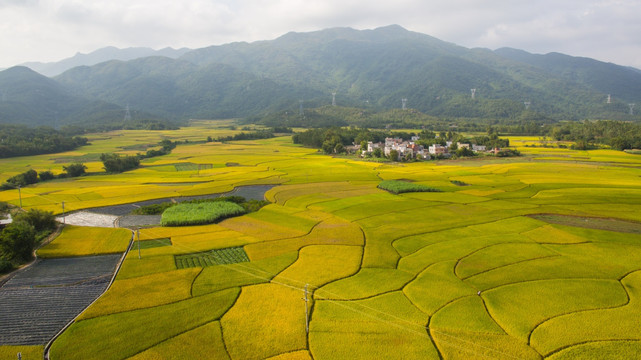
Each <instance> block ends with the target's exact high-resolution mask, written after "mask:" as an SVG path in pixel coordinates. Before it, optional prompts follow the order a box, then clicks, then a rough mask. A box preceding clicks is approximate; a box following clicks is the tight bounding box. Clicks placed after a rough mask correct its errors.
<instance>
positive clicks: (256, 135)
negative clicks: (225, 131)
mask: <svg viewBox="0 0 641 360" xmlns="http://www.w3.org/2000/svg"><path fill="white" fill-rule="evenodd" d="M283 129H287V128H283ZM289 132H291V129H289ZM273 137H274V131H273V130H269V129H268V130H258V131H252V132H241V133H238V134H236V135H230V136H219V137H217V138H216V140H215V141H219V142H225V141H239V140H259V139H271V138H273ZM212 141H214V139H213V138H212V137H211V136H208V137H207V142H212Z"/></svg>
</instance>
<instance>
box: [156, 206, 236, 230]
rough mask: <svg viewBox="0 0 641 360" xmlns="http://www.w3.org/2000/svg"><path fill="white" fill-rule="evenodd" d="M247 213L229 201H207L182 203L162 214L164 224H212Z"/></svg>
mask: <svg viewBox="0 0 641 360" xmlns="http://www.w3.org/2000/svg"><path fill="white" fill-rule="evenodd" d="M244 213H245V209H244V208H243V207H242V206H240V205H238V204H235V203H232V202H228V201H216V202H206V203H197V204H190V203H182V204H178V205H176V206H172V207H170V208H169V209H167V210H165V212H163V214H162V219H161V224H162V226H186V225H205V224H211V223H214V222H217V221H220V220H223V219H226V218H229V217H232V216H238V215H242V214H244Z"/></svg>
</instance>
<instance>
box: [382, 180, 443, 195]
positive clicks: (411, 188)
mask: <svg viewBox="0 0 641 360" xmlns="http://www.w3.org/2000/svg"><path fill="white" fill-rule="evenodd" d="M378 188H379V189H383V190H387V191H389V192H391V193H394V194H401V193H406V192H440V191H441V190H439V189H435V188H432V187H429V186H425V185H420V184H413V183H410V182H407V181H400V180H385V181H381V182H380V183H379V184H378Z"/></svg>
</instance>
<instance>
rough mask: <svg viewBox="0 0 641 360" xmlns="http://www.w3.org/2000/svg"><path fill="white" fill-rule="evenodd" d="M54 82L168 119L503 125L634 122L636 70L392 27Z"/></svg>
mask: <svg viewBox="0 0 641 360" xmlns="http://www.w3.org/2000/svg"><path fill="white" fill-rule="evenodd" d="M53 81H55V82H56V83H58V84H59V85H60V86H61V89H62V90H64V91H66V92H68V93H69V94H72V95H73V96H74V97H76V98H85V99H88V100H89V101H93V102H97V101H101V102H103V103H108V104H112V105H114V106H115V107H117V108H118V107H119V108H120V109H124V108H125V106H127V105H130V106H131V108H132V109H135V110H136V111H139V112H140V113H147V114H150V115H152V116H156V117H163V118H168V119H174V120H181V119H188V118H229V117H253V118H255V117H260V116H264V115H268V114H270V113H278V112H288V113H292V114H293V113H298V112H299V107H300V106H302V107H304V108H312V107H318V106H323V105H328V104H331V101H332V95H331V94H332V93H336V102H337V105H339V106H347V107H355V108H364V109H369V110H370V111H385V110H388V109H394V108H400V107H401V99H407V100H406V102H407V106H408V107H410V108H413V109H416V110H418V111H421V112H423V113H425V114H427V115H429V116H435V117H440V118H448V117H453V118H482V119H494V120H501V119H504V120H509V121H521V120H524V119H534V120H536V119H539V120H546V121H547V120H550V119H553V120H554V119H556V120H565V119H568V120H581V119H601V118H608V119H620V120H638V117H635V116H630V115H628V106H627V104H628V103H633V102H636V101H641V99H639V98H638V97H639V93H640V91H639V90H641V71H638V70H637V69H633V68H627V67H623V66H619V65H615V64H609V63H603V62H599V61H597V60H593V59H587V60H586V59H583V58H576V57H572V56H569V55H563V54H548V55H536V54H530V53H528V52H526V51H523V50H517V49H509V48H501V49H497V50H489V49H483V48H473V49H468V48H465V47H462V46H459V45H456V44H452V43H449V42H445V41H442V40H439V39H437V38H434V37H432V36H429V35H426V34H421V33H417V32H412V31H409V30H406V29H404V28H402V27H400V26H398V25H390V26H386V27H381V28H376V29H371V30H355V29H352V28H344V27H343V28H331V29H325V30H319V31H314V32H303V33H299V32H289V33H287V34H284V35H282V36H280V37H278V38H276V39H274V40H262V41H256V42H251V43H248V42H235V43H230V44H225V45H215V46H209V47H205V48H201V49H195V50H191V51H186V52H185V53H184V54H183V55H181V56H179V57H177V58H169V57H162V56H149V57H141V58H137V59H133V60H128V61H121V60H111V61H106V62H102V63H99V64H96V65H92V66H80V67H75V68H72V69H70V70H68V71H66V72H64V73H62V74H60V75H58V76H56V77H54V78H53ZM2 89H6V86H5V85H3V84H2V82H1V81H0V90H2ZM471 89H476V90H475V93H474V94H472V93H471ZM62 90H61V91H62ZM613 90H616V91H613ZM607 94H612V95H613V103H612V104H606V97H607ZM25 104H26V103H25ZM25 104H23V105H24V106H23V107H29V106H36V105H35V104H33V103H30V104H26V105H25ZM14 110H15V109H14ZM15 111H18V110H15ZM84 113H87V111H85V112H84ZM0 115H1V114H0ZM25 116H29V115H28V114H27V113H25Z"/></svg>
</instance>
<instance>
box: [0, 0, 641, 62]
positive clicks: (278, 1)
mask: <svg viewBox="0 0 641 360" xmlns="http://www.w3.org/2000/svg"><path fill="white" fill-rule="evenodd" d="M639 17H641V1H639V0H600V1H597V0H539V1H524V0H485V1H482V0H446V1H434V0H395V1H372V0H368V1H365V0H189V1H177V0H88V1H83V0H0V54H2V55H0V68H3V67H9V66H12V65H16V64H19V63H22V62H26V61H43V62H49V61H58V60H61V59H63V58H66V57H70V56H73V55H74V54H75V53H77V52H82V53H88V52H91V51H93V50H96V49H99V48H102V47H105V46H116V47H120V48H123V47H132V46H146V47H152V48H154V49H160V48H163V47H167V46H171V47H174V48H181V47H188V48H198V47H204V46H209V45H219V44H224V43H229V42H233V41H249V42H251V41H256V40H268V39H274V38H276V37H278V36H280V35H282V34H285V33H287V32H289V31H297V32H305V31H313V30H320V29H324V28H328V27H337V26H348V27H352V28H355V29H372V28H376V27H380V26H385V25H390V24H398V25H401V26H403V27H405V28H406V29H408V30H412V31H417V32H421V33H425V34H429V35H432V36H435V37H437V38H439V39H441V40H445V41H449V42H452V43H455V44H458V45H462V46H465V47H487V48H491V49H496V48H499V47H504V46H509V47H515V48H519V49H524V50H527V51H529V52H533V53H547V52H552V51H556V52H562V53H565V54H569V55H574V56H587V57H592V58H595V59H598V60H602V61H608V62H614V63H617V64H620V65H630V66H635V67H638V68H641V37H640V36H639V35H640V34H641V20H640V19H639Z"/></svg>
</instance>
